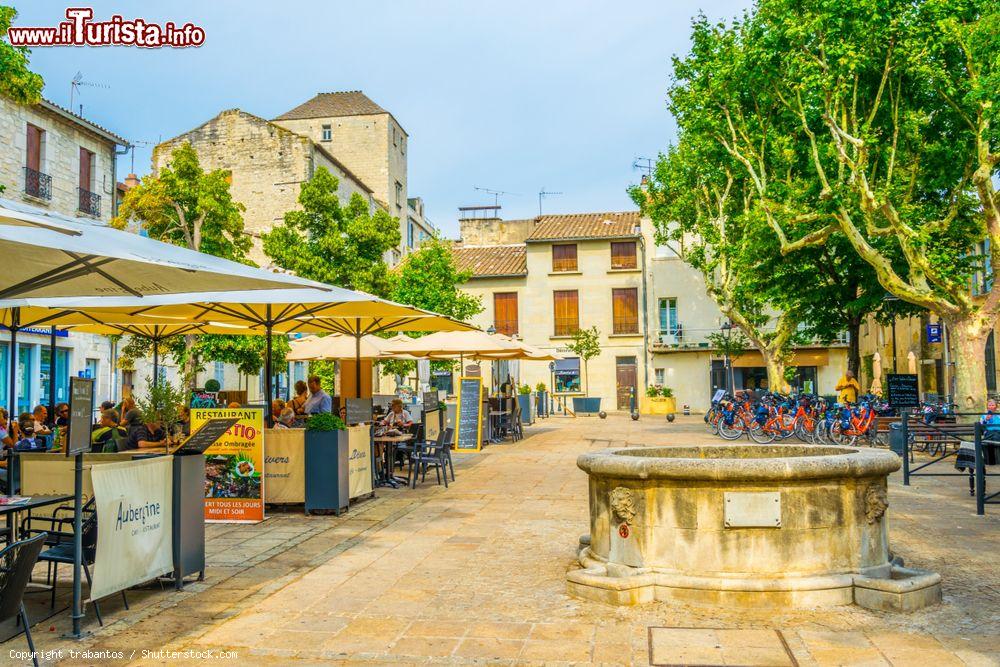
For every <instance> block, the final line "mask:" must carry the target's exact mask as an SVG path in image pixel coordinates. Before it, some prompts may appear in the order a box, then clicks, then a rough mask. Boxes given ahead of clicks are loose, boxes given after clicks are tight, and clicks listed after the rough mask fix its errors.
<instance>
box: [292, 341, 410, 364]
mask: <svg viewBox="0 0 1000 667" xmlns="http://www.w3.org/2000/svg"><path fill="white" fill-rule="evenodd" d="M291 346H292V349H291V351H290V352H289V353H288V354H287V355H285V359H287V360H288V361H321V360H343V359H355V360H357V359H400V358H406V359H415V358H416V357H412V356H409V355H397V354H393V353H392V352H389V351H387V349H386V348H387V347H388V346H389V340H386V339H385V338H379V337H378V336H372V335H368V336H362V337H361V346H360V348H359V347H358V346H357V341H356V340H355V338H354V336H345V335H343V334H330V335H329V336H307V337H306V338H302V339H299V340H297V341H292V343H291Z"/></svg>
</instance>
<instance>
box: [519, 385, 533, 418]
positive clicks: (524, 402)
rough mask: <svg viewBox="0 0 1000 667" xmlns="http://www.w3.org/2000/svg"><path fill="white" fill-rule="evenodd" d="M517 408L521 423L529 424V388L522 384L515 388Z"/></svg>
mask: <svg viewBox="0 0 1000 667" xmlns="http://www.w3.org/2000/svg"><path fill="white" fill-rule="evenodd" d="M517 406H518V408H519V409H520V410H521V423H522V424H530V423H531V386H530V385H527V384H522V385H521V386H520V387H518V388H517Z"/></svg>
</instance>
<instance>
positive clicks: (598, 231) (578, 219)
mask: <svg viewBox="0 0 1000 667" xmlns="http://www.w3.org/2000/svg"><path fill="white" fill-rule="evenodd" d="M639 220H640V215H639V212H638V211H620V212H617V213H570V214H567V215H543V216H539V217H538V218H535V226H534V228H533V229H532V230H531V233H530V234H529V235H528V241H557V240H563V239H599V238H624V237H635V236H638V234H637V233H636V230H635V228H636V227H637V226H638V225H639Z"/></svg>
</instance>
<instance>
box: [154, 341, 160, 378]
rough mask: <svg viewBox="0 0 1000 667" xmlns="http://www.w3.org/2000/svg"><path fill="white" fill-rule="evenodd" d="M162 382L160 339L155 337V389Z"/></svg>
mask: <svg viewBox="0 0 1000 667" xmlns="http://www.w3.org/2000/svg"><path fill="white" fill-rule="evenodd" d="M159 381H160V338H159V336H153V387H154V388H155V387H156V385H157V383H158V382H159Z"/></svg>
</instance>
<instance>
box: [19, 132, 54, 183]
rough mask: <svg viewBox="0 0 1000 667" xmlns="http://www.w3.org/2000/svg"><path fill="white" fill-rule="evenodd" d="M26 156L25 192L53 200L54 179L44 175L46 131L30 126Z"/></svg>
mask: <svg viewBox="0 0 1000 667" xmlns="http://www.w3.org/2000/svg"><path fill="white" fill-rule="evenodd" d="M26 139H27V151H26V153H25V156H24V192H25V194H28V195H31V196H32V197H38V198H39V199H52V178H51V177H50V176H49V175H48V174H44V173H42V154H43V153H42V146H43V145H44V143H45V130H43V129H42V128H40V127H36V126H35V125H31V124H30V123H29V124H28V128H27V136H26Z"/></svg>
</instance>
